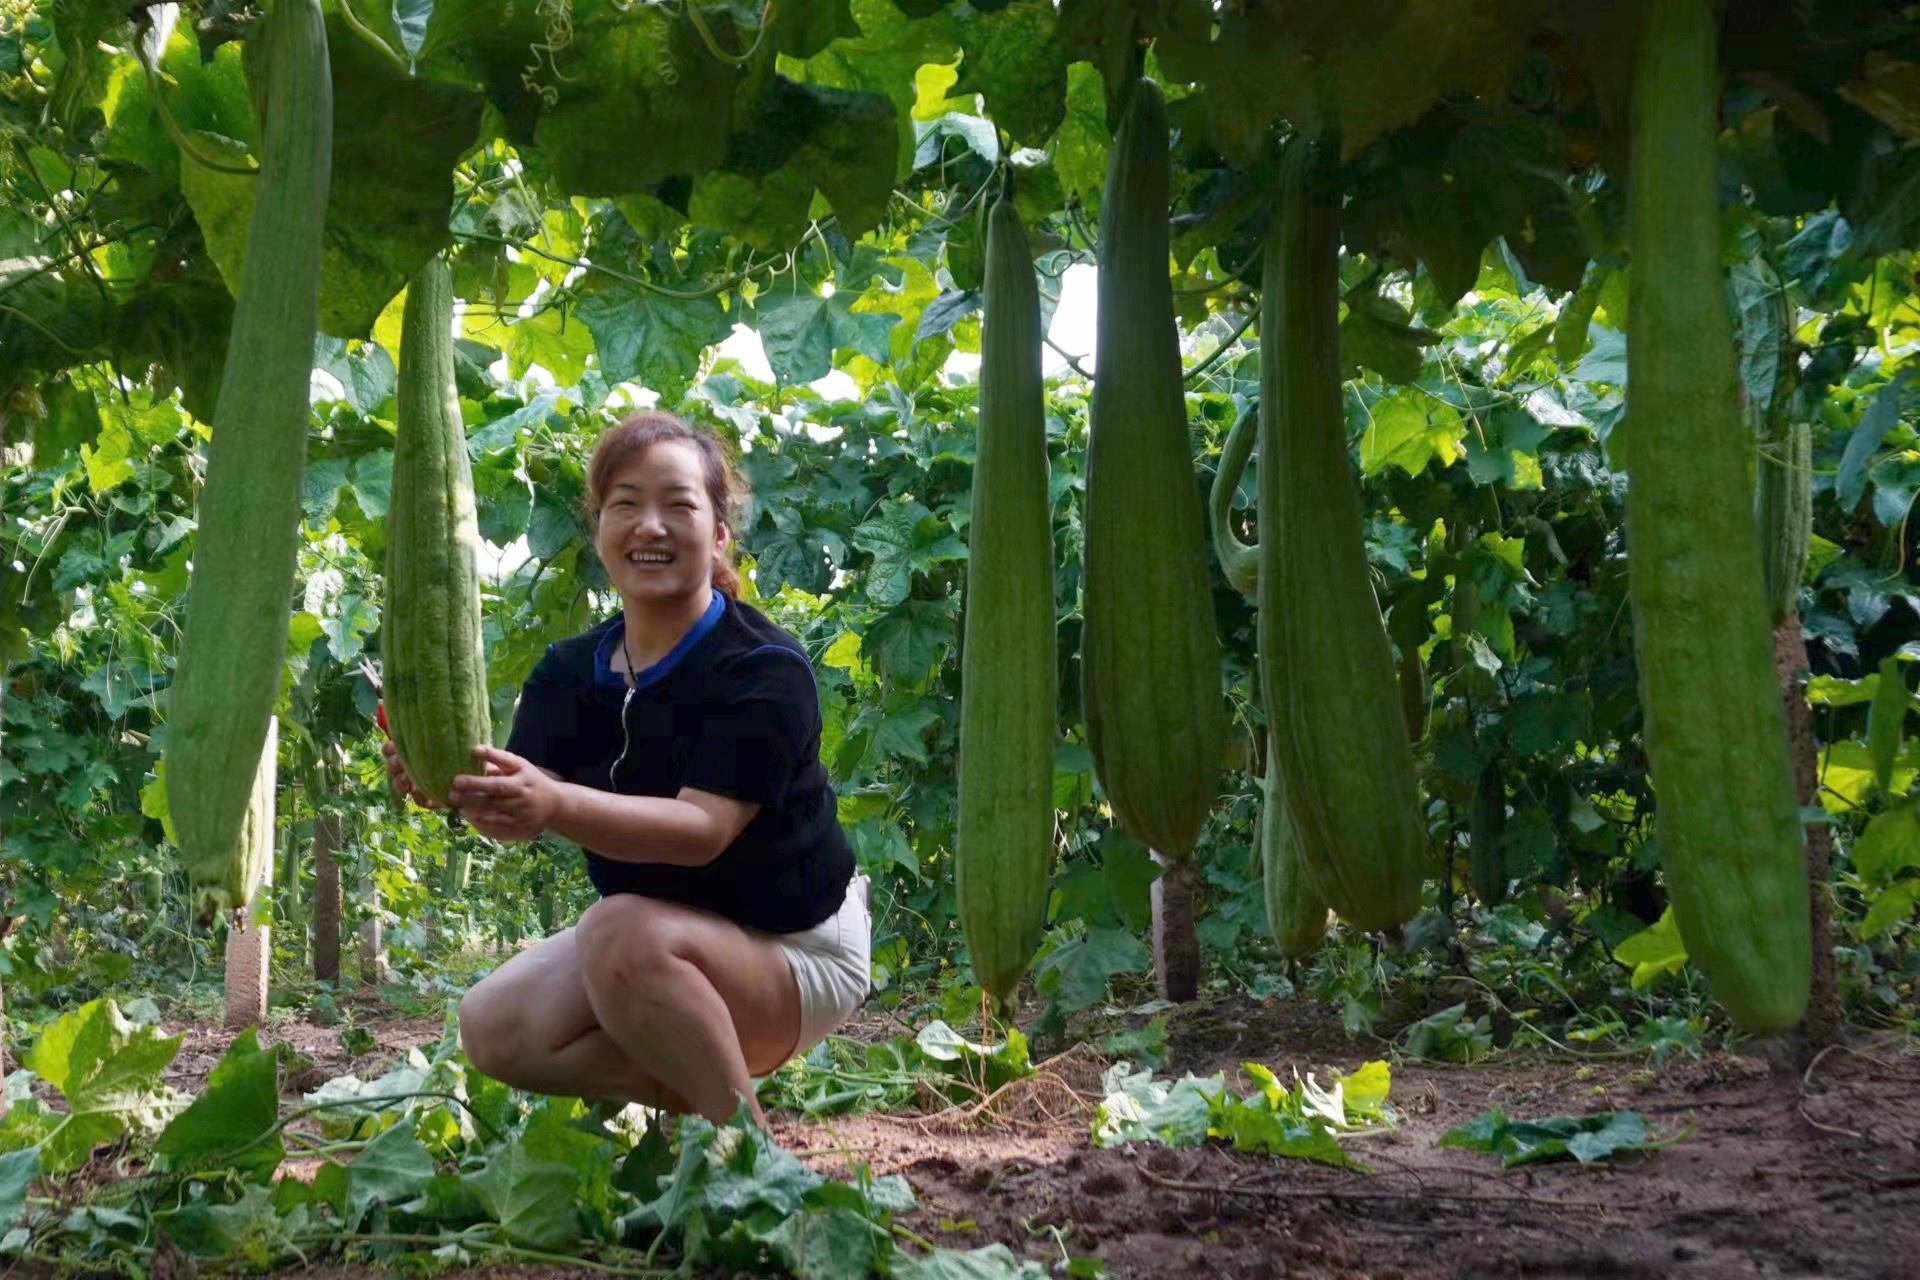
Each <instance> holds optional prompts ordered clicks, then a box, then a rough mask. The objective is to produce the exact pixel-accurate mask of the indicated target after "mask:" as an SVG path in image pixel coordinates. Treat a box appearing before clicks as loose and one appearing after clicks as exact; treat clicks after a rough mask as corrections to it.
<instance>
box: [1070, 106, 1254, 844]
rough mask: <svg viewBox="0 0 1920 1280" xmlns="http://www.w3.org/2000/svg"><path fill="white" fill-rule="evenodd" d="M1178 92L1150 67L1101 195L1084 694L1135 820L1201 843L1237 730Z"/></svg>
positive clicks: (1128, 814)
mask: <svg viewBox="0 0 1920 1280" xmlns="http://www.w3.org/2000/svg"><path fill="white" fill-rule="evenodd" d="M1170 163H1171V161H1170V157H1169V150H1168V134H1167V114H1166V104H1165V103H1164V102H1163V101H1162V99H1161V95H1160V88H1159V86H1158V85H1156V84H1154V83H1153V82H1152V81H1151V80H1146V79H1142V80H1138V81H1136V82H1135V84H1134V86H1133V89H1132V92H1131V95H1130V98H1129V102H1128V105H1127V109H1126V113H1125V115H1124V117H1123V118H1122V121H1121V125H1120V131H1119V133H1118V134H1117V135H1116V136H1115V138H1114V142H1113V150H1112V153H1111V156H1110V159H1109V164H1108V170H1107V185H1106V190H1105V195H1104V197H1103V200H1102V203H1101V208H1100V275H1099V280H1098V283H1097V286H1096V287H1097V291H1098V299H1097V301H1098V305H1099V314H1098V318H1097V320H1096V322H1095V329H1096V332H1095V342H1096V344H1097V347H1096V350H1097V363H1096V364H1095V367H1094V379H1093V403H1092V433H1091V438H1090V440H1089V443H1088V445H1087V499H1086V501H1087V508H1086V549H1085V552H1084V556H1083V564H1084V570H1083V575H1084V576H1083V581H1084V616H1085V624H1084V627H1083V630H1082V633H1081V648H1080V666H1081V681H1082V686H1081V688H1082V692H1081V701H1082V704H1083V708H1084V711H1085V714H1086V721H1087V737H1088V745H1089V747H1090V749H1091V751H1092V755H1093V761H1094V771H1095V774H1096V776H1097V777H1098V778H1099V780H1100V787H1101V789H1102V791H1104V792H1105V793H1106V796H1107V799H1108V801H1109V803H1111V804H1112V806H1113V808H1114V811H1115V812H1116V813H1117V814H1118V815H1119V817H1120V821H1121V822H1122V823H1123V824H1124V825H1125V826H1126V828H1127V829H1128V830H1129V831H1130V832H1131V833H1132V834H1133V835H1134V836H1135V837H1136V838H1138V839H1139V840H1141V841H1142V842H1143V843H1145V844H1146V845H1148V846H1149V847H1150V848H1152V849H1154V850H1156V851H1158V852H1159V853H1161V854H1162V855H1164V856H1166V857H1168V858H1172V859H1181V858H1185V857H1187V856H1189V855H1190V854H1191V853H1192V852H1193V847H1194V844H1195V842H1196V841H1197V840H1198V839H1199V835H1200V828H1201V826H1202V825H1203V824H1204V823H1205V822H1206V818H1207V814H1208V812H1209V811H1210V810H1211V809H1212V808H1213V803H1214V800H1215V798H1216V793H1217V790H1218V777H1219V769H1220V761H1221V756H1222V754H1223V752H1224V749H1225V745H1226V729H1227V720H1226V708H1225V703H1224V700H1223V698H1222V696H1221V689H1220V640H1219V636H1218V635H1217V634H1215V631H1214V625H1213V599H1212V592H1211V589H1210V586H1209V575H1208V573H1207V549H1206V514H1205V512H1204V511H1203V510H1202V509H1201V501H1200V495H1199V493H1198V491H1197V489H1196V487H1195V485H1194V474H1193V457H1192V453H1191V451H1190V448H1189V444H1188V436H1187V414H1186V404H1185V400H1184V398H1183V393H1182V389H1181V370H1180V345H1179V336H1178V333H1177V331H1176V329H1175V327H1174V317H1173V288H1172V282H1171V280H1170V278H1169V275H1168V260H1169V245H1168V228H1167V198H1168V170H1169V167H1170Z"/></svg>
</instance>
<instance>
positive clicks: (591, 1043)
mask: <svg viewBox="0 0 1920 1280" xmlns="http://www.w3.org/2000/svg"><path fill="white" fill-rule="evenodd" d="M460 1042H461V1045H462V1046H463V1047H464V1048H465V1049H466V1052H467V1060H468V1061H470V1062H471V1063H473V1065H474V1066H475V1067H476V1068H477V1069H479V1070H480V1071H481V1072H482V1073H484V1074H486V1075H489V1076H492V1077H493V1078H494V1079H496V1080H499V1081H502V1082H503V1083H506V1084H510V1085H512V1086H514V1087H515V1088H517V1089H525V1090H527V1091H528V1092H530V1093H547V1094H555V1095H558V1096H560V1097H575V1098H586V1099H588V1100H590V1101H602V1100H606V1101H618V1102H640V1103H644V1104H646V1105H647V1106H652V1107H665V1108H666V1109H668V1110H671V1111H680V1112H685V1111H688V1110H690V1109H691V1108H690V1107H689V1106H688V1105H687V1102H686V1099H684V1098H682V1097H680V1096H679V1095H678V1094H676V1093H675V1092H673V1091H672V1090H670V1089H666V1088H663V1087H662V1086H661V1084H660V1082H659V1081H657V1080H655V1079H653V1078H652V1077H650V1076H648V1075H647V1074H646V1073H645V1072H644V1071H642V1070H641V1069H640V1067H639V1065H638V1064H637V1063H635V1062H634V1060H633V1059H632V1058H630V1057H628V1056H627V1055H626V1054H625V1053H624V1052H622V1051H621V1050H620V1049H619V1048H618V1047H617V1046H616V1045H615V1044H614V1043H613V1041H612V1040H610V1039H608V1038H607V1034H606V1033H605V1032H604V1031H602V1030H601V1029H600V1024H599V1022H598V1021H597V1020H596V1019H595V1017H594V1012H593V1006H592V1004H591V1003H590V1002H589V1001H588V999H587V990H586V985H585V983H584V981H583V980H582V978H581V974H580V952H579V949H578V946H577V945H576V943H575V940H574V931H573V930H572V929H565V930H562V931H561V932H559V933H557V934H555V935H553V936H552V937H551V938H547V939H544V940H543V941H541V942H538V943H535V944H534V945H533V946H531V947H529V948H527V949H526V950H524V951H522V952H520V953H519V954H518V955H516V956H514V957H513V958H512V959H510V960H508V961H507V962H506V963H505V964H503V965H501V966H500V967H499V968H498V969H496V970H494V971H493V972H492V973H491V974H489V975H487V977H485V978H484V979H482V980H481V981H480V982H479V983H477V984H476V985H475V986H474V987H473V988H472V990H470V991H468V992H467V994H466V996H465V997H464V998H463V999H462V1000H461V1001H460Z"/></svg>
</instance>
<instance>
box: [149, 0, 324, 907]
mask: <svg viewBox="0 0 1920 1280" xmlns="http://www.w3.org/2000/svg"><path fill="white" fill-rule="evenodd" d="M254 39H255V41H257V42H258V43H259V46H260V47H259V50H258V52H257V53H256V54H255V55H254V56H253V57H252V58H249V59H248V68H249V73H250V79H251V80H252V82H253V89H254V101H255V108H256V110H257V112H258V116H259V132H260V172H259V174H258V176H256V177H255V178H254V179H253V185H254V200H253V212H252V214H251V217H250V220H249V222H248V239H247V254H246V260H245V265H244V266H243V268H242V271H241V278H240V291H239V296H238V298H237V299H236V302H235V306H234V312H233V327H232V330H231V334H230V337H229V339H228V357H227V360H226V363H225V366H224V368H223V370H222V373H221V379H220V399H219V403H218V405H217V407H216V408H215V410H214V415H213V438H212V441H211V442H210V443H209V445H208V446H207V478H206V484H205V487H204V488H203V489H202V491H201V494H200V504H199V526H200V528H199V534H198V537H197V539H196V541H195V544H194V552H193V578H192V581H191V583H190V584H189V586H188V591H187V620H186V627H185V637H184V639H183V641H182V644H181V650H180V658H179V664H178V667H177V670H176V671H175V675H174V680H173V685H172V688H171V690H170V691H169V694H168V705H167V748H166V761H167V804H168V808H169V811H170V816H171V818H172V821H173V826H174V832H175V834H176V836H177V837H178V839H179V843H180V852H181V857H182V860H183V861H184V863H185V865H186V868H187V874H188V880H189V884H190V888H191V892H192V894H193V898H194V902H195V905H196V907H197V909H198V910H199V912H200V914H201V915H202V916H203V917H205V916H210V915H211V914H212V913H213V912H215V911H220V910H231V909H233V908H234V907H237V906H241V905H244V904H243V903H242V902H239V901H235V895H234V892H233V884H234V883H235V881H234V880H233V878H232V876H231V874H230V873H231V871H232V868H233V864H234V863H235V861H236V860H237V859H238V858H239V857H240V853H239V850H240V848H241V830H242V826H243V824H244V822H245V818H246V813H247V805H248V797H249V795H250V794H251V793H252V790H253V785H254V774H255V771H256V769H257V768H258V766H259V763H260V755H261V749H262V745H263V743H264V742H265V741H266V737H267V723H268V720H269V718H270V717H271V716H272V714H273V704H274V701H275V698H276V697H277V696H278V694H279V690H280V669H281V662H282V659H283V658H284V656H285V653H286V642H287V616H288V612H289V606H290V601H291V598H292V594H293V581H294V570H295V567H296V552H297V548H298V537H299V526H300V498H301V482H302V477H303V475H304V472H305V469H306V456H307V412H308V411H307V385H308V380H309V377H310V375H311V371H312V368H313V339H314V333H315V331H316V330H317V328H318V326H319V295H320V248H321V230H322V227H323V225H324V223H325V219H326V207H327V187H328V182H329V179H330V174H331V164H332V155H333V85H332V80H331V79H330V73H329V70H328V60H327V34H326V25H325V22H324V20H323V18H322V16H321V12H320V4H319V0H275V3H274V5H273V7H272V9H271V10H270V11H269V12H268V14H267V17H266V20H265V23H264V25H263V26H262V28H261V30H260V32H259V34H258V35H257V36H255V37H254ZM256 67H257V68H258V71H259V74H258V75H257V76H254V75H252V74H251V73H252V72H253V71H254V69H255V68H256Z"/></svg>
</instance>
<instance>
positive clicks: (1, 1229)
mask: <svg viewBox="0 0 1920 1280" xmlns="http://www.w3.org/2000/svg"><path fill="white" fill-rule="evenodd" d="M39 1176H40V1148H38V1147H28V1148H27V1149H26V1150H24V1151H11V1152H8V1153H7V1154H6V1155H3V1156H0V1236H4V1235H5V1234H6V1233H7V1232H9V1231H11V1230H13V1224H14V1223H16V1222H18V1221H20V1211H21V1210H22V1209H23V1208H25V1207H26V1202H27V1188H28V1187H30V1186H32V1185H33V1180H34V1179H35V1178H38V1177H39Z"/></svg>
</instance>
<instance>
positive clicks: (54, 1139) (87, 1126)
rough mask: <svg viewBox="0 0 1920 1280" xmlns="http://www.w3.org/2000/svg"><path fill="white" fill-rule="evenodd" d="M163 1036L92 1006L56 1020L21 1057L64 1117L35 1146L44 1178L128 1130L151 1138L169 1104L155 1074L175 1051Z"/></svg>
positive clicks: (108, 1007) (107, 1007) (104, 1003)
mask: <svg viewBox="0 0 1920 1280" xmlns="http://www.w3.org/2000/svg"><path fill="white" fill-rule="evenodd" d="M180 1039H181V1038H180V1037H179V1036H163V1035H161V1034H160V1033H159V1032H158V1031H157V1030H155V1029H154V1028H152V1027H139V1026H135V1025H134V1024H133V1023H131V1022H129V1021H127V1020H126V1019H125V1018H124V1017H122V1016H121V1014H120V1010H119V1008H118V1007H117V1006H116V1005H115V1004H114V1003H113V1001H112V1000H104V999H103V1000H93V1001H90V1002H88V1003H87V1004H84V1005H82V1006H80V1007H79V1008H78V1009H75V1010H74V1011H73V1012H71V1013H68V1014H65V1015H63V1016H61V1017H60V1018H59V1019H58V1020H57V1021H56V1022H54V1024H53V1025H52V1026H50V1027H48V1028H47V1029H46V1030H45V1031H44V1032H42V1033H41V1036H40V1039H39V1041H38V1042H37V1043H36V1044H35V1045H34V1046H33V1050H32V1052H30V1053H28V1054H27V1057H26V1066H27V1068H28V1070H30V1071H32V1072H33V1073H34V1074H35V1075H37V1076H39V1077H40V1078H41V1079H42V1080H44V1081H46V1082H47V1083H48V1084H50V1085H52V1086H53V1087H54V1088H55V1089H58V1090H59V1091H60V1094H61V1096H62V1097H64V1098H65V1099H66V1100H67V1119H66V1121H65V1123H63V1124H62V1125H61V1126H60V1127H59V1130H58V1131H57V1132H56V1133H54V1134H53V1135H52V1136H51V1137H49V1139H48V1140H47V1143H46V1145H45V1146H44V1147H43V1148H42V1150H43V1153H44V1154H43V1158H42V1161H41V1166H42V1169H43V1171H44V1172H47V1173H64V1172H66V1171H67V1170H69V1169H73V1168H76V1167H78V1166H79V1165H81V1164H84V1163H85V1162H86V1159H87V1156H88V1155H89V1153H91V1152H92V1150H93V1148H94V1147H96V1146H98V1145H100V1144H101V1143H103V1142H111V1141H113V1140H114V1139H115V1138H118V1137H119V1136H120V1135H122V1134H124V1133H126V1132H128V1131H129V1130H131V1131H133V1132H136V1133H154V1132H157V1131H158V1130H159V1129H160V1127H161V1125H162V1124H163V1123H164V1122H165V1120H166V1118H167V1115H168V1114H169V1113H170V1111H171V1109H172V1104H173V1097H172V1090H170V1089H168V1088H167V1087H166V1086H165V1085H164V1084H162V1083H161V1079H160V1078H161V1075H162V1073H163V1072H165V1071H166V1069H167V1067H168V1065H169V1064H170V1063H172V1061H173V1058H174V1055H175V1054H176V1053H178V1052H179V1051H180Z"/></svg>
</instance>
